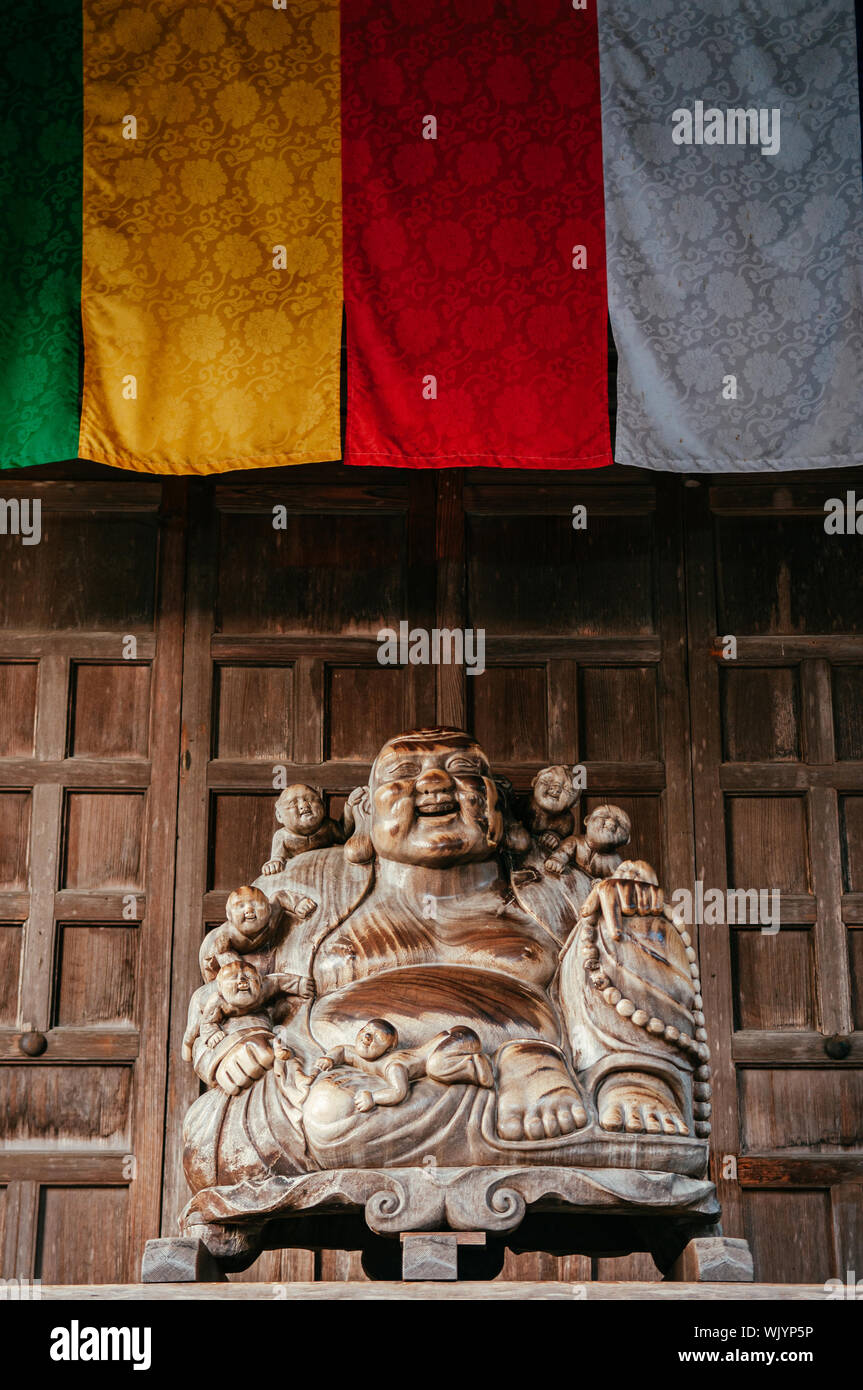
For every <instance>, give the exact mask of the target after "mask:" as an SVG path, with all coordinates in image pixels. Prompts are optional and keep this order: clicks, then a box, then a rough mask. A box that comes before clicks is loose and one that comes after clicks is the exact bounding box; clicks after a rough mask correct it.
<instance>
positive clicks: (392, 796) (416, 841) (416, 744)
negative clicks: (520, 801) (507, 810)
mask: <svg viewBox="0 0 863 1390" xmlns="http://www.w3.org/2000/svg"><path fill="white" fill-rule="evenodd" d="M370 790H371V837H372V844H373V845H374V848H375V851H376V852H377V854H378V855H380V857H381V858H382V859H392V860H395V861H396V863H399V864H424V865H426V866H428V867H430V868H442V867H444V866H446V865H455V864H473V863H477V862H479V861H481V860H483V859H490V858H491V857H492V855H493V854H494V853H495V850H496V849H497V845H498V843H499V841H500V839H501V836H502V833H503V820H502V816H501V812H500V809H499V806H498V798H497V788H496V787H495V784H494V782H493V781H492V779H491V772H490V769H489V765H488V759H487V758H486V756H485V754H484V753H483V751H482V749H481V748H480V747H479V745H478V744H476V743H475V742H474V741H473V739H471V738H469V737H468V735H467V734H464V733H462V732H461V731H460V730H458V729H421V730H419V731H418V732H417V733H411V734H403V735H401V736H400V737H399V738H394V739H391V740H390V742H389V743H386V744H384V746H383V748H382V749H381V751H380V753H379V754H378V756H377V758H376V759H375V763H374V766H373V768H372V775H371V782H370Z"/></svg>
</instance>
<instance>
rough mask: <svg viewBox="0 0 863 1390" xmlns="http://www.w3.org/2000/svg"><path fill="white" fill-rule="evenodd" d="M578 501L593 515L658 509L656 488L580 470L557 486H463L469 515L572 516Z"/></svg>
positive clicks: (643, 513)
mask: <svg viewBox="0 0 863 1390" xmlns="http://www.w3.org/2000/svg"><path fill="white" fill-rule="evenodd" d="M577 502H583V503H584V504H585V505H586V506H587V507H588V508H589V509H590V514H591V516H647V515H649V514H650V513H651V512H653V511H655V510H656V488H655V487H653V486H650V485H648V486H642V487H628V488H626V489H621V488H620V487H609V486H608V485H607V484H603V483H595V482H588V481H586V480H584V475H583V474H579V476H578V477H573V476H572V475H570V476H569V477H567V478H566V481H565V482H563V483H561V484H559V485H558V486H555V485H554V484H548V483H546V484H539V485H537V486H527V487H526V486H525V485H524V484H523V483H522V484H518V483H501V484H499V485H495V484H491V485H490V486H482V484H480V485H472V486H468V487H466V488H465V490H464V510H465V512H466V513H467V514H468V515H470V516H568V517H571V516H572V508H573V506H574V505H575V503H577Z"/></svg>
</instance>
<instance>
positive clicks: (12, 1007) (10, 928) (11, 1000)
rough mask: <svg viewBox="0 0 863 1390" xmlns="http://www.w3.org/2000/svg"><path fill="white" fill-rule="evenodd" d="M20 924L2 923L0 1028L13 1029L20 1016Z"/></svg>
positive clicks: (0, 932)
mask: <svg viewBox="0 0 863 1390" xmlns="http://www.w3.org/2000/svg"><path fill="white" fill-rule="evenodd" d="M23 943H24V930H23V928H22V926H21V923H20V922H2V923H0V1027H11V1026H12V1025H13V1024H14V1023H15V1019H16V1017H17V1014H18V982H19V980H20V978H21V947H22V945H23Z"/></svg>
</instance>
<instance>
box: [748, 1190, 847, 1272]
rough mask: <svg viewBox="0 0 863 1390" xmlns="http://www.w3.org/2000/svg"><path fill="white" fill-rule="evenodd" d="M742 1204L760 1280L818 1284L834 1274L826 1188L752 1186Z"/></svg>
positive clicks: (828, 1202)
mask: <svg viewBox="0 0 863 1390" xmlns="http://www.w3.org/2000/svg"><path fill="white" fill-rule="evenodd" d="M743 1209H744V1213H745V1229H746V1238H747V1240H748V1241H749V1243H750V1245H751V1247H752V1254H753V1258H754V1261H755V1278H756V1279H757V1280H759V1281H760V1282H762V1283H765V1284H818V1283H821V1282H823V1281H824V1280H825V1279H829V1278H831V1277H832V1275H833V1273H834V1261H833V1253H832V1241H831V1231H830V1200H829V1195H828V1193H827V1192H825V1191H820V1192H747V1193H746V1194H745V1197H744V1207H743Z"/></svg>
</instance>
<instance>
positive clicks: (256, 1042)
mask: <svg viewBox="0 0 863 1390" xmlns="http://www.w3.org/2000/svg"><path fill="white" fill-rule="evenodd" d="M274 1060H275V1058H274V1055H273V1049H272V1048H271V1047H270V1046H269V1045H268V1044H267V1043H266V1042H264V1041H263V1039H261V1038H249V1040H248V1042H244V1043H241V1044H240V1046H239V1047H238V1048H236V1050H235V1051H234V1052H232V1053H231V1054H230V1055H229V1056H228V1057H226V1058H225V1060H224V1061H223V1062H221V1063H220V1065H219V1067H218V1069H217V1071H216V1085H217V1086H221V1088H222V1090H223V1091H225V1092H226V1094H227V1095H229V1096H237V1095H239V1093H240V1091H245V1090H247V1089H248V1087H249V1086H251V1085H252V1084H253V1083H254V1082H255V1081H258V1080H259V1079H260V1078H261V1077H262V1076H264V1075H265V1074H266V1073H267V1072H268V1071H269V1070H270V1068H271V1067H272V1065H273V1062H274Z"/></svg>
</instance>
